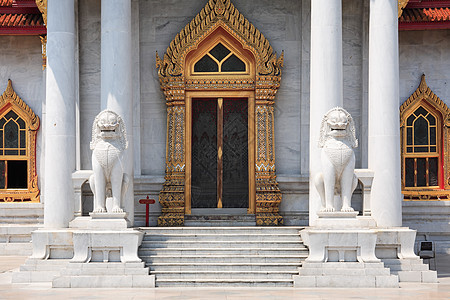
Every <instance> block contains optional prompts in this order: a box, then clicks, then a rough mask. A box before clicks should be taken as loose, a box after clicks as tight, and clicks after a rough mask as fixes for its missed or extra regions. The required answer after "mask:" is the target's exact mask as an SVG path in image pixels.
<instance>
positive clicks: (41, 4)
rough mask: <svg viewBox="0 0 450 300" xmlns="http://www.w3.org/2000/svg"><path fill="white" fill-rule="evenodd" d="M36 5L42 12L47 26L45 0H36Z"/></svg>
mask: <svg viewBox="0 0 450 300" xmlns="http://www.w3.org/2000/svg"><path fill="white" fill-rule="evenodd" d="M36 6H37V7H38V9H39V11H40V12H41V14H42V18H43V19H44V24H45V26H47V0H36Z"/></svg>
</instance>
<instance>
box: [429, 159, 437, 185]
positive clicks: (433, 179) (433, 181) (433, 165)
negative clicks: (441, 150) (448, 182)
mask: <svg viewBox="0 0 450 300" xmlns="http://www.w3.org/2000/svg"><path fill="white" fill-rule="evenodd" d="M428 165H429V171H428V172H429V173H428V176H429V181H430V186H436V185H439V182H438V159H437V157H430V158H428Z"/></svg>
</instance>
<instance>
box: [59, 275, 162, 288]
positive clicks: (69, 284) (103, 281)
mask: <svg viewBox="0 0 450 300" xmlns="http://www.w3.org/2000/svg"><path fill="white" fill-rule="evenodd" d="M52 287H54V288H132V287H135V288H153V287H155V277H154V276H153V275H109V276H102V275H96V276H91V275H78V276H59V277H56V278H55V279H54V280H53V282H52Z"/></svg>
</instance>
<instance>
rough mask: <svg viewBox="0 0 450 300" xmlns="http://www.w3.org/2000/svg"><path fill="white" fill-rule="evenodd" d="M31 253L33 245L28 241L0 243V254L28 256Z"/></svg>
mask: <svg viewBox="0 0 450 300" xmlns="http://www.w3.org/2000/svg"><path fill="white" fill-rule="evenodd" d="M31 254H33V245H32V244H31V242H30V241H28V242H25V243H17V242H14V243H0V255H6V256H9V255H15V256H17V255H18V256H30V255H31Z"/></svg>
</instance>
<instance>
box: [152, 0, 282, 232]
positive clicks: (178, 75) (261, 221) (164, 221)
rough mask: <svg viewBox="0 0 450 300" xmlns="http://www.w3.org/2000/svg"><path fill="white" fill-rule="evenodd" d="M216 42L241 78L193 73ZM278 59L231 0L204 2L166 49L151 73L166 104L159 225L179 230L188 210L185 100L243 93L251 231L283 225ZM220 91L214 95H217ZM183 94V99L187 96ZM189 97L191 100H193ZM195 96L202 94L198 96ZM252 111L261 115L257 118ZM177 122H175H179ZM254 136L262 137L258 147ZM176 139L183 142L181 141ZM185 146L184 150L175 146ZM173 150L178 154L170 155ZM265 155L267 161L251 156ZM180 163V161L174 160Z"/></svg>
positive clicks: (188, 149) (188, 114)
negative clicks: (232, 57) (235, 61)
mask: <svg viewBox="0 0 450 300" xmlns="http://www.w3.org/2000/svg"><path fill="white" fill-rule="evenodd" d="M218 41H220V42H223V43H224V44H226V46H227V47H230V48H232V50H233V52H235V54H237V55H238V57H239V58H241V59H244V61H245V63H246V64H247V63H248V70H247V72H242V73H241V72H239V73H232V74H231V73H230V74H224V73H222V74H220V73H214V74H195V73H193V69H192V66H193V63H195V61H196V59H198V58H200V57H202V56H203V55H204V54H205V53H206V52H207V51H209V49H210V48H211V47H213V46H214V45H215V44H216V43H217V42H218ZM283 61H284V55H283V53H281V55H280V56H279V57H277V54H276V53H275V52H274V51H273V49H272V47H271V46H270V44H269V42H268V41H267V40H266V38H265V37H264V35H262V34H261V32H260V31H259V30H258V29H256V28H255V27H254V26H253V25H252V24H251V23H250V22H249V21H248V20H247V19H246V18H245V17H244V16H243V15H242V14H240V13H239V11H238V10H237V9H236V8H235V7H234V5H233V4H232V3H231V1H230V0H209V1H208V2H207V4H206V5H205V7H204V8H203V9H202V10H201V11H200V13H199V14H198V15H197V16H196V17H195V18H194V19H193V20H192V21H191V22H190V23H189V24H187V25H186V26H185V28H184V29H183V30H181V32H180V33H178V34H177V35H176V37H175V39H174V40H173V41H172V42H171V43H170V45H169V47H168V48H167V51H166V53H165V54H164V56H163V58H160V57H159V55H158V53H156V67H157V69H158V76H159V80H160V86H161V89H162V90H163V92H164V95H165V97H166V105H167V144H166V177H165V179H166V182H165V183H164V186H163V190H162V191H161V193H160V198H159V201H160V203H161V207H162V213H163V215H162V216H160V217H159V218H158V225H159V226H180V225H183V224H184V214H189V213H190V211H191V199H190V196H191V195H190V185H191V179H190V176H191V173H190V171H191V168H190V167H191V157H190V155H191V139H190V137H191V128H190V124H191V123H190V122H191V121H190V120H191V100H192V97H193V95H195V97H199V98H200V97H207V95H209V96H210V97H217V98H219V97H226V95H227V94H230V93H231V94H233V97H235V95H241V96H242V95H245V96H242V97H246V98H247V99H249V106H248V109H249V112H248V113H249V143H250V142H251V143H252V144H249V208H248V213H256V223H257V225H281V224H282V223H283V218H282V217H281V216H280V214H279V204H280V202H281V192H280V190H279V188H278V183H277V181H276V175H275V151H274V150H275V146H274V127H273V126H274V114H273V105H274V98H275V94H276V93H277V90H278V88H279V87H280V81H281V68H282V67H283ZM219 90H220V92H218V91H219ZM188 93H190V94H189V96H188ZM193 93H195V94H193ZM199 93H200V94H199ZM257 111H262V112H263V113H264V116H263V117H262V118H257V117H256V116H255V114H256V113H257ZM180 114H181V115H182V116H183V117H182V118H179V119H178V120H179V121H180V122H182V123H179V122H178V121H176V119H177V116H179V115H180ZM256 132H259V133H260V134H262V135H263V136H264V141H265V142H264V143H258V142H257V137H256ZM181 141H182V142H181ZM180 145H183V147H182V148H177V147H178V146H180ZM176 151H179V153H180V154H179V155H175V152H176ZM262 151H264V152H265V153H268V156H267V157H256V153H261V152H262ZM175 157H178V158H179V159H174V158H175Z"/></svg>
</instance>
